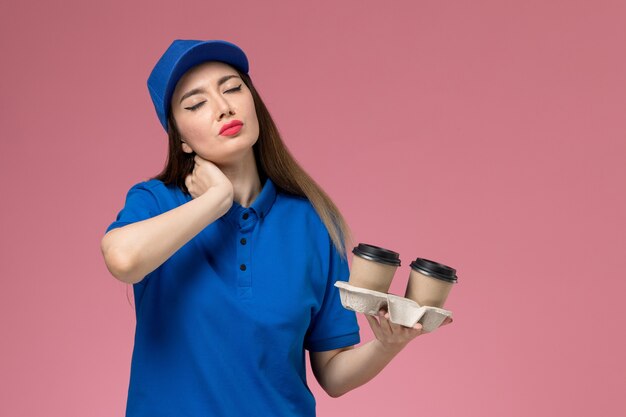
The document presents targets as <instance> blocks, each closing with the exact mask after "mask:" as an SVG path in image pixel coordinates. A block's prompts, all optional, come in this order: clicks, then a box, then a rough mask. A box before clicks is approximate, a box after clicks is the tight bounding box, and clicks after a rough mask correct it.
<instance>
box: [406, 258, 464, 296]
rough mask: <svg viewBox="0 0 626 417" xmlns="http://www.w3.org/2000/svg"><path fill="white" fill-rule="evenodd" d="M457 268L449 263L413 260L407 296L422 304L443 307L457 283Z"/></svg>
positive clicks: (421, 259)
mask: <svg viewBox="0 0 626 417" xmlns="http://www.w3.org/2000/svg"><path fill="white" fill-rule="evenodd" d="M456 282H457V276H456V270H455V269H454V268H450V267H449V266H447V265H444V264H440V263H438V262H434V261H430V260H428V259H424V258H417V259H416V260H414V261H413V262H411V274H410V275H409V284H408V285H407V288H406V294H405V295H404V297H405V298H409V299H411V300H413V301H415V302H416V303H417V304H419V305H420V306H431V307H439V308H443V305H444V304H445V302H446V299H447V298H448V294H449V293H450V290H451V289H452V286H453V285H454V284H456Z"/></svg>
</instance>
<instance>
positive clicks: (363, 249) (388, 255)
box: [352, 243, 400, 266]
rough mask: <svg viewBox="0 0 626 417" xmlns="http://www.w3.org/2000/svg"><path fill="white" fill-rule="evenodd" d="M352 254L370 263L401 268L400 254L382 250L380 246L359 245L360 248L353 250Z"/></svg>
mask: <svg viewBox="0 0 626 417" xmlns="http://www.w3.org/2000/svg"><path fill="white" fill-rule="evenodd" d="M352 253H354V254H355V255H358V256H360V257H361V258H363V259H368V260H370V261H374V262H380V263H383V264H387V265H393V266H400V254H399V253H398V252H394V251H392V250H389V249H385V248H381V247H379V246H374V245H368V244H367V243H359V245H358V246H356V247H355V248H354V249H352Z"/></svg>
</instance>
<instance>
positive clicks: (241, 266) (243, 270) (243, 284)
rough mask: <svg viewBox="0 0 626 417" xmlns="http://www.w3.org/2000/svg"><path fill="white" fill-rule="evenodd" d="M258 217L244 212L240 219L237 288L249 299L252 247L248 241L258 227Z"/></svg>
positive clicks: (241, 295)
mask: <svg viewBox="0 0 626 417" xmlns="http://www.w3.org/2000/svg"><path fill="white" fill-rule="evenodd" d="M256 223H257V222H256V216H255V215H254V213H252V212H248V211H246V212H244V213H242V214H241V215H240V218H239V243H238V244H237V287H238V294H239V296H240V297H242V298H249V296H250V290H251V287H252V271H251V269H250V261H251V259H252V251H251V245H250V242H249V241H248V239H249V237H250V234H251V232H252V230H253V229H254V227H255V226H256Z"/></svg>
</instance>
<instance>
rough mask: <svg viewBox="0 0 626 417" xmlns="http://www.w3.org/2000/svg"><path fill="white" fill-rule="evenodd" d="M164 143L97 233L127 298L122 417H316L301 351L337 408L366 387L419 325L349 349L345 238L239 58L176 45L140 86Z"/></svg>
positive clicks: (224, 46)
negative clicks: (158, 164) (131, 305)
mask: <svg viewBox="0 0 626 417" xmlns="http://www.w3.org/2000/svg"><path fill="white" fill-rule="evenodd" d="M148 89H149V91H150V95H151V98H152V100H153V103H154V106H155V110H156V112H157V116H158V117H159V121H160V122H161V124H162V126H163V127H164V129H165V131H166V132H167V134H168V138H169V153H168V161H167V164H166V167H165V169H164V170H163V172H161V173H160V174H159V175H158V176H157V177H155V178H152V179H150V180H148V181H143V182H140V183H138V184H135V185H134V186H133V187H132V188H131V189H130V190H129V191H128V194H127V196H126V203H125V206H124V208H123V209H122V210H121V211H120V212H119V214H118V216H117V219H116V221H115V222H113V223H112V224H111V225H110V226H109V227H108V228H107V231H106V234H105V236H104V238H103V240H102V253H103V256H104V259H105V262H106V264H107V267H108V268H109V270H110V272H111V273H112V274H113V275H114V276H115V277H116V278H118V279H119V280H121V281H123V282H126V283H131V284H133V290H134V296H135V308H136V317H137V327H136V335H135V346H134V350H133V356H132V364H131V378H130V385H129V391H128V402H127V410H126V415H127V416H152V417H154V416H174V415H177V416H183V415H184V416H240V415H241V416H251V415H272V416H314V415H315V399H314V397H313V395H312V393H311V391H310V390H309V388H308V386H307V382H306V370H305V358H304V349H307V350H309V352H310V359H311V365H312V368H313V372H314V375H315V377H316V378H317V380H318V381H319V383H320V385H321V386H322V387H323V388H324V390H325V391H326V392H327V393H328V394H329V395H331V396H333V397H338V396H340V395H343V394H344V393H346V392H348V391H350V390H351V389H354V388H356V387H358V386H360V385H362V384H364V383H365V382H367V381H369V380H370V379H371V378H373V377H374V376H375V375H376V374H378V372H380V371H381V370H382V369H383V368H384V367H385V366H386V364H387V363H389V361H390V360H391V359H392V358H393V357H394V356H395V355H396V354H397V353H398V352H399V351H400V350H401V349H402V348H403V347H404V346H405V345H406V344H407V343H408V342H409V341H410V340H412V339H413V338H415V337H416V336H417V335H419V334H420V333H421V325H420V324H417V325H416V326H415V328H407V327H403V326H399V325H396V324H393V323H391V322H390V321H389V320H388V315H387V314H385V312H384V311H383V310H381V315H380V323H379V322H378V321H377V320H376V318H374V317H370V316H368V315H366V317H367V320H368V322H369V324H370V326H371V327H372V329H373V331H374V334H375V335H376V339H375V340H373V341H371V342H369V343H366V344H363V345H361V346H359V347H358V348H355V347H354V345H356V344H358V343H359V342H360V336H359V326H358V324H357V320H356V315H355V313H354V312H353V311H351V310H347V309H345V308H343V307H342V305H341V301H340V298H339V294H338V289H337V288H336V287H335V286H334V283H335V282H336V281H337V280H343V281H347V280H348V276H349V269H348V263H347V255H346V250H345V248H346V244H345V240H346V239H348V238H349V230H348V227H347V225H346V223H345V221H344V219H343V218H342V216H341V214H340V212H339V210H338V209H337V207H336V206H335V205H334V204H333V203H332V201H331V199H330V198H329V197H328V195H327V194H326V193H325V192H324V191H323V190H322V189H321V188H320V187H319V186H318V185H317V184H316V183H315V182H314V181H313V180H312V179H311V178H310V177H309V176H308V175H307V174H306V173H305V172H304V170H303V169H302V168H301V167H300V166H299V165H298V164H297V162H296V161H295V159H294V158H293V157H292V156H291V155H290V154H289V152H288V151H287V149H286V147H285V146H284V144H283V142H282V140H281V138H280V135H279V133H278V129H277V128H276V126H275V124H274V122H273V121H272V118H271V117H270V114H269V112H268V110H267V109H266V107H265V105H264V104H263V101H262V100H261V98H260V97H259V95H258V93H257V91H256V90H255V89H254V86H253V85H252V82H251V80H250V77H249V75H248V60H247V57H246V55H245V54H244V52H243V51H242V50H241V49H240V48H239V47H238V46H236V45H234V44H232V43H230V42H226V41H221V40H211V41H196V40H176V41H174V42H173V43H172V44H171V45H170V47H169V48H168V49H167V50H166V51H165V53H164V54H163V56H162V57H161V58H160V59H159V61H158V62H157V64H156V65H155V67H154V69H153V70H152V72H151V74H150V77H149V79H148Z"/></svg>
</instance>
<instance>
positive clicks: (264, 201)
mask: <svg viewBox="0 0 626 417" xmlns="http://www.w3.org/2000/svg"><path fill="white" fill-rule="evenodd" d="M275 200H276V186H275V185H274V183H273V182H272V180H271V179H270V178H269V177H268V178H266V180H265V183H264V184H263V188H262V189H261V192H260V193H259V195H257V196H256V198H255V199H254V201H253V202H252V204H251V205H250V207H244V206H242V205H241V204H239V203H238V202H236V201H234V200H233V205H232V206H231V207H230V209H229V210H228V212H226V214H225V215H224V216H222V217H220V218H221V219H224V220H227V221H229V222H230V223H232V224H234V225H235V226H239V225H240V223H241V221H242V215H243V214H244V213H246V212H247V213H248V215H249V216H254V215H256V216H257V217H258V218H263V217H265V216H266V215H267V213H268V212H269V211H270V209H271V208H272V205H273V204H274V201H275Z"/></svg>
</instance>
